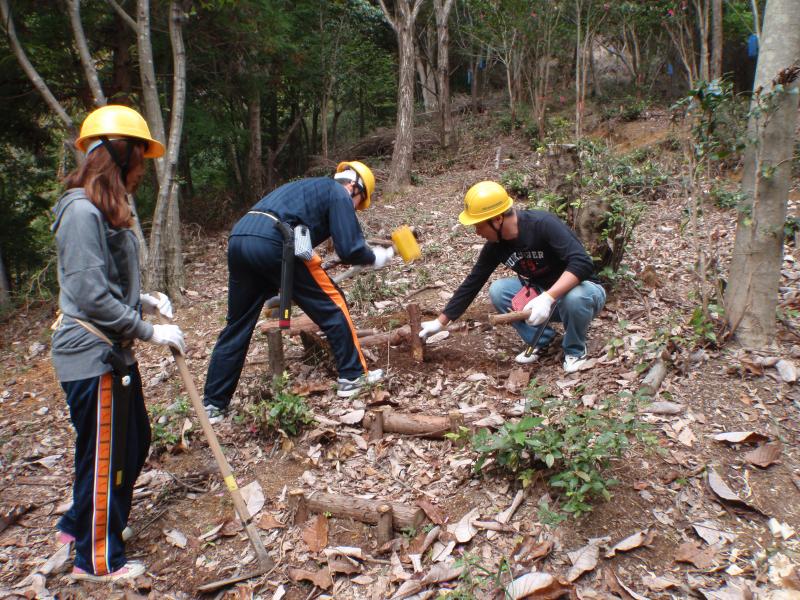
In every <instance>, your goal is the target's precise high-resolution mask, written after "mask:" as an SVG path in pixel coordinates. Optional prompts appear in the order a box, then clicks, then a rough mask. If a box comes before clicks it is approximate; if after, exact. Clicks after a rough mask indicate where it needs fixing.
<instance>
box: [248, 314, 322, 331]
mask: <svg viewBox="0 0 800 600" xmlns="http://www.w3.org/2000/svg"><path fill="white" fill-rule="evenodd" d="M276 327H278V319H270V320H269V321H264V322H263V323H262V324H261V332H262V333H268V332H269V330H270V329H275V328H276ZM301 331H319V327H317V324H316V323H314V321H312V320H311V317H309V316H308V315H300V316H299V317H292V322H291V327H290V328H289V329H288V330H286V333H288V334H289V335H300V332H301Z"/></svg>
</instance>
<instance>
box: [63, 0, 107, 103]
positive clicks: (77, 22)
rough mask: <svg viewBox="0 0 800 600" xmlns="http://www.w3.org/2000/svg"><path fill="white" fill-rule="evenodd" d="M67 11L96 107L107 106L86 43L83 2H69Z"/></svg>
mask: <svg viewBox="0 0 800 600" xmlns="http://www.w3.org/2000/svg"><path fill="white" fill-rule="evenodd" d="M67 10H68V11H69V22H70V25H72V34H73V36H74V37H75V45H76V46H77V47H78V55H79V56H80V58H81V65H83V73H84V75H85V76H86V81H87V82H88V83H89V89H90V90H91V91H92V99H93V100H94V105H95V106H105V105H106V96H105V94H103V88H102V86H101V85H100V79H99V78H98V77H97V69H95V67H94V62H93V61H92V54H91V52H89V44H88V43H87V42H86V34H85V33H84V31H83V24H82V23H81V1H80V0H67Z"/></svg>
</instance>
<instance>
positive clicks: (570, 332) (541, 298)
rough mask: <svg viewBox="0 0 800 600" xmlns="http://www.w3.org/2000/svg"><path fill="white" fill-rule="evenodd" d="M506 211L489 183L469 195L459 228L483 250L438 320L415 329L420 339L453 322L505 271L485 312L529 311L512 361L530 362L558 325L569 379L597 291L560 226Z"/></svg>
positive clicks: (597, 305)
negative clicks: (470, 231) (508, 273)
mask: <svg viewBox="0 0 800 600" xmlns="http://www.w3.org/2000/svg"><path fill="white" fill-rule="evenodd" d="M513 205H514V202H513V200H512V199H511V198H510V197H509V196H508V194H507V193H506V191H505V189H504V188H503V186H501V185H500V184H498V183H495V182H493V181H482V182H480V183H477V184H475V185H474V186H472V187H471V188H470V189H469V191H468V192H467V194H466V196H465V198H464V210H463V211H462V212H461V214H460V215H459V221H461V223H462V224H463V225H467V226H469V225H474V227H475V233H477V234H478V235H479V236H480V237H482V238H484V239H485V240H486V244H484V246H483V248H482V249H481V252H480V254H479V256H478V260H477V262H476V263H475V265H474V266H473V267H472V271H471V272H470V274H469V275H468V276H467V278H466V279H464V281H463V282H462V284H461V285H460V286H459V287H458V289H457V290H456V291H455V293H454V294H453V297H452V298H451V299H450V302H448V303H447V306H445V308H444V310H443V311H442V313H441V314H440V315H439V317H438V318H437V319H434V320H433V321H425V322H423V323H422V331H421V332H420V337H422V338H426V337H427V336H428V335H430V334H432V333H436V332H438V331H440V330H441V329H442V328H443V327H445V326H446V325H447V324H448V323H449V322H450V321H453V320H455V319H457V318H458V317H460V316H461V315H462V314H463V313H464V311H465V310H467V307H468V306H469V305H470V304H471V303H472V301H473V300H474V299H475V296H477V295H478V292H480V290H481V288H482V287H483V285H484V284H485V283H486V281H487V280H488V279H489V277H490V276H491V274H492V273H493V272H494V270H495V269H496V268H497V266H498V265H500V264H505V265H506V266H507V267H508V268H510V269H511V270H512V271H514V272H515V273H516V274H517V276H516V277H510V278H506V279H500V280H498V281H495V282H494V283H493V284H492V285H491V286H490V287H489V296H490V298H491V300H492V304H494V307H495V308H496V309H497V311H498V312H501V313H506V312H510V311H512V310H526V311H527V310H529V311H531V314H530V316H529V317H528V319H527V320H525V321H518V322H515V323H514V324H513V325H514V328H515V329H516V330H517V333H518V334H519V336H520V337H521V338H522V340H523V341H524V342H525V344H526V345H527V347H526V348H525V349H524V350H523V351H522V352H520V353H519V354H518V355H517V357H516V358H515V360H516V361H517V362H518V363H521V364H529V363H532V362H535V361H536V360H537V359H538V358H539V355H540V353H541V351H542V349H543V348H545V347H546V346H547V345H548V344H550V343H551V342H552V341H553V338H554V336H555V331H554V330H553V329H552V328H551V327H549V326H548V323H549V322H550V321H558V322H561V323H563V325H564V340H563V343H562V347H563V349H564V370H565V371H566V372H567V373H574V372H575V371H578V370H580V368H581V367H582V366H583V365H584V364H585V363H586V358H587V350H586V337H587V332H588V329H589V324H590V323H591V321H592V319H593V318H594V317H595V316H596V315H597V313H599V312H600V310H601V309H602V308H603V306H604V304H605V300H606V293H605V290H603V288H602V286H600V284H599V283H597V282H596V281H594V265H593V264H592V260H591V258H590V257H589V255H588V254H587V253H586V250H585V249H584V247H583V245H582V244H581V242H580V241H579V240H578V238H577V237H576V235H575V233H574V232H573V231H572V230H571V229H570V228H569V227H568V226H567V225H566V223H564V222H563V221H562V220H561V219H559V218H558V217H556V216H555V215H553V214H551V213H549V212H545V211H539V210H516V209H514V207H513ZM542 329H543V330H542ZM540 334H541V335H540ZM534 342H535V343H536V345H535V346H533V344H534Z"/></svg>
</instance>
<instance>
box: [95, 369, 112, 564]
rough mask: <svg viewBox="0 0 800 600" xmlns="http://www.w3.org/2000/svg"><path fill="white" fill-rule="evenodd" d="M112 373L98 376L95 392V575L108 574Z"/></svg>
mask: <svg viewBox="0 0 800 600" xmlns="http://www.w3.org/2000/svg"><path fill="white" fill-rule="evenodd" d="M111 390H112V379H111V373H106V374H104V375H101V376H100V386H99V389H98V390H97V432H96V433H97V437H96V441H95V454H94V516H93V518H92V554H93V556H92V563H93V566H94V574H95V575H105V574H107V573H108V557H107V555H106V553H107V550H108V542H107V538H108V506H109V502H110V500H111V397H112V392H111Z"/></svg>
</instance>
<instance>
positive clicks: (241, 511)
mask: <svg viewBox="0 0 800 600" xmlns="http://www.w3.org/2000/svg"><path fill="white" fill-rule="evenodd" d="M156 315H157V317H158V321H159V322H160V323H162V324H163V323H168V321H167V320H166V319H165V318H164V315H162V314H161V313H160V312H158V311H157V312H156ZM169 349H170V350H171V351H172V358H173V359H174V360H175V364H176V365H178V373H180V376H181V379H182V380H183V385H184V386H185V387H186V392H187V393H188V394H189V398H190V399H191V401H192V406H193V407H194V412H195V413H196V414H197V420H198V421H200V427H201V428H202V429H203V433H204V434H205V436H206V440H207V441H208V447H209V448H211V453H212V454H213V455H214V459H215V460H216V461H217V466H218V467H219V471H220V475H222V480H223V482H224V483H225V487H227V488H228V491H229V492H230V494H231V500H232V501H233V507H234V508H235V509H236V514H237V515H239V519H240V520H241V522H242V525H243V526H244V528H245V531H246V532H247V537H249V538H250V543H251V545H252V546H253V550H254V551H255V553H256V558H257V559H258V561H259V563H260V564H261V566H262V567H265V568H267V569H271V568H272V565H273V561H272V559H271V558H270V557H269V554H267V549H266V548H264V542H262V541H261V536H260V535H259V534H258V530H257V529H256V526H255V525H254V524H253V522H252V520H251V517H250V511H248V510H247V504H245V501H244V498H242V492H241V491H240V490H239V486H238V484H237V483H236V478H235V477H234V476H233V471H232V470H231V466H230V464H229V463H228V459H227V458H225V454H223V452H222V446H220V444H219V440H218V439H217V434H216V433H214V428H213V427H212V426H211V422H210V421H209V420H208V415H207V414H206V409H205V407H204V406H203V401H202V400H201V399H200V394H199V393H198V391H197V387H195V385H194V380H193V379H192V374H191V373H190V372H189V367H188V366H187V365H186V359H185V358H184V356H183V354H181V353H180V352H179V351H178V350H176V349H175V348H173V347H172V346H170V347H169Z"/></svg>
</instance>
